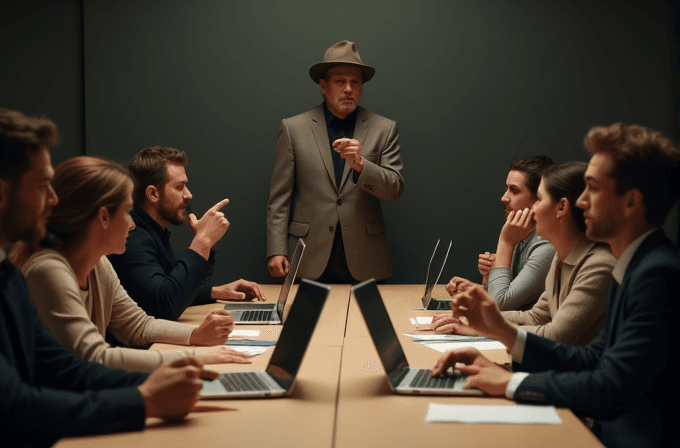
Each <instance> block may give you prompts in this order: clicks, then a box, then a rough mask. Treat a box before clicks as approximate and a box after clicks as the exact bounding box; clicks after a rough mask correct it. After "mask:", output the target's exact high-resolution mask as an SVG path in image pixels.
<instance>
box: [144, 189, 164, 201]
mask: <svg viewBox="0 0 680 448" xmlns="http://www.w3.org/2000/svg"><path fill="white" fill-rule="evenodd" d="M144 192H145V193H146V198H147V199H148V200H149V202H151V203H153V204H157V203H158V201H160V200H161V195H160V192H159V191H158V188H156V187H155V186H154V185H148V186H147V187H146V190H144Z"/></svg>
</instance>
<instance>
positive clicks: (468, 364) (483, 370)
mask: <svg viewBox="0 0 680 448" xmlns="http://www.w3.org/2000/svg"><path fill="white" fill-rule="evenodd" d="M456 363H460V364H459V365H456ZM449 367H452V368H454V369H456V370H458V371H460V373H461V374H462V375H466V376H467V378H466V381H465V385H464V386H463V388H464V389H480V390H482V391H483V392H484V393H486V394H488V395H492V396H503V395H505V389H507V387H508V382H509V381H510V378H512V372H510V371H508V370H507V369H505V368H503V367H501V366H499V365H498V364H496V363H494V362H491V361H489V360H488V359H487V358H486V357H484V355H482V354H481V353H480V352H479V350H477V349H475V348H464V349H460V350H456V351H451V352H448V353H446V354H445V355H444V356H442V357H441V358H440V359H439V361H437V364H436V365H435V366H434V367H433V368H432V376H434V377H440V376H442V375H444V374H445V373H446V371H447V370H448V369H449Z"/></svg>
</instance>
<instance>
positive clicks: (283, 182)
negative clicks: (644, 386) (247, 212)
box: [267, 40, 404, 283]
mask: <svg viewBox="0 0 680 448" xmlns="http://www.w3.org/2000/svg"><path fill="white" fill-rule="evenodd" d="M374 74H375V69H373V68H372V67H369V66H367V65H364V64H363V63H362V62H361V58H360V57H359V52H358V51H357V48H356V45H355V44H354V43H353V42H349V41H346V40H344V41H342V42H338V43H337V44H335V45H333V46H332V47H330V48H329V49H328V50H327V51H326V54H325V56H324V60H323V62H321V63H319V64H315V65H313V66H312V67H311V68H310V69H309V75H310V77H311V78H312V80H313V81H314V82H316V83H318V85H319V89H320V90H321V94H322V95H323V97H324V103H323V104H321V105H320V106H318V107H316V108H314V109H312V110H310V111H308V112H305V113H303V114H301V115H297V116H295V117H291V118H287V119H285V120H283V122H282V124H281V131H280V133H279V141H278V145H277V148H276V156H275V157H274V167H273V169H272V178H271V185H270V188H269V203H268V208H267V257H268V266H267V267H268V269H269V273H270V274H271V275H273V276H275V277H283V276H285V275H286V274H287V272H288V269H289V268H290V264H289V261H288V252H289V249H290V250H291V251H292V248H293V247H294V244H295V241H297V239H298V238H302V239H303V240H304V241H305V243H306V244H307V250H306V253H305V256H304V258H303V260H302V263H301V265H300V268H299V270H298V276H300V277H305V278H310V279H317V280H319V281H321V282H325V283H353V282H356V281H363V280H367V279H369V278H375V279H376V280H383V279H385V278H387V277H389V276H390V275H391V273H392V270H391V268H390V262H389V254H388V251H387V239H386V237H385V224H384V222H383V216H382V212H381V210H380V202H379V201H380V200H381V199H382V200H384V201H396V200H397V199H399V197H400V196H401V194H402V192H403V191H404V178H403V176H402V174H401V170H402V163H401V159H400V156H399V133H398V132H397V126H396V123H395V122H394V121H391V120H388V119H386V118H384V117H381V116H379V115H376V114H373V113H371V112H368V111H367V110H365V109H363V108H361V107H359V106H358V105H359V100H360V99H361V93H362V90H363V86H364V83H366V82H368V81H370V80H371V78H373V75H374ZM291 214H292V216H291Z"/></svg>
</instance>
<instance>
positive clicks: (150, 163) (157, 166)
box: [128, 146, 189, 205]
mask: <svg viewBox="0 0 680 448" xmlns="http://www.w3.org/2000/svg"><path fill="white" fill-rule="evenodd" d="M168 163H177V164H179V165H182V166H186V165H187V163H189V157H188V156H187V154H186V153H185V152H184V151H180V150H179V149H175V148H166V147H164V146H149V147H148V148H144V149H142V150H141V151H139V152H138V153H137V154H135V156H134V157H132V160H130V163H128V169H129V170H130V172H131V173H132V175H133V176H134V178H135V192H134V194H133V199H134V201H135V204H137V205H141V204H143V203H144V201H145V200H146V187H148V186H149V185H153V186H154V187H156V188H158V189H160V188H161V187H162V186H163V184H165V182H166V181H167V180H168Z"/></svg>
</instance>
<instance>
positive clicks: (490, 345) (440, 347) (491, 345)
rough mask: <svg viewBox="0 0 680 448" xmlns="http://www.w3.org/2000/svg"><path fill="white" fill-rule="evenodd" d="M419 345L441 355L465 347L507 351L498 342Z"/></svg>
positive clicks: (430, 343)
mask: <svg viewBox="0 0 680 448" xmlns="http://www.w3.org/2000/svg"><path fill="white" fill-rule="evenodd" d="M419 344H423V345H424V346H426V347H429V348H431V349H433V350H437V351H438V352H441V353H446V352H448V351H451V350H457V349H459V348H465V347H474V348H476V349H477V350H480V351H482V350H507V348H506V347H505V345H503V344H501V343H500V342H498V341H481V342H475V341H469V342H429V343H428V342H419Z"/></svg>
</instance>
